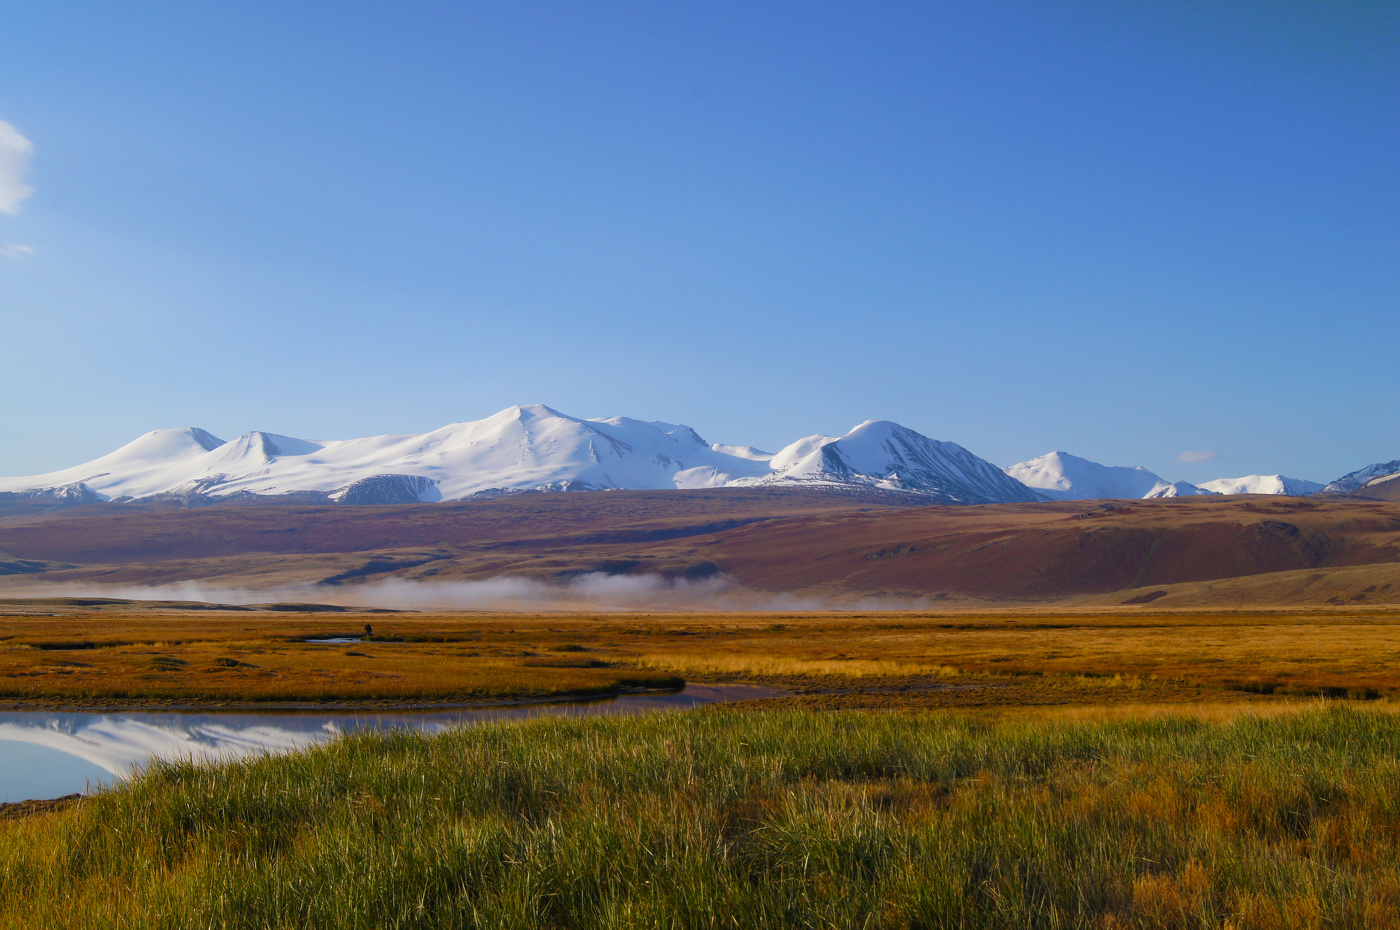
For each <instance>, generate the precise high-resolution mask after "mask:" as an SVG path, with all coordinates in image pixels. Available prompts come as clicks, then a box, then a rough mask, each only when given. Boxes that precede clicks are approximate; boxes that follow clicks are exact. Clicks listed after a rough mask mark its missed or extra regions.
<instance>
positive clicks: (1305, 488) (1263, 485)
mask: <svg viewBox="0 0 1400 930" xmlns="http://www.w3.org/2000/svg"><path fill="white" fill-rule="evenodd" d="M1201 487H1202V488H1205V489H1206V490H1207V491H1211V492H1213V493H1215V494H1281V495H1286V496H1288V497H1304V496H1306V495H1308V494H1316V493H1317V492H1318V491H1321V490H1322V485H1320V484H1318V483H1317V482H1316V481H1304V480H1303V479H1302V478H1285V477H1284V476H1283V475H1245V476H1244V477H1243V478H1217V479H1215V480H1214V481H1207V482H1204V483H1203V484H1202V485H1201Z"/></svg>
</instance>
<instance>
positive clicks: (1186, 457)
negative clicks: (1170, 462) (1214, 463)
mask: <svg viewBox="0 0 1400 930" xmlns="http://www.w3.org/2000/svg"><path fill="white" fill-rule="evenodd" d="M1218 458H1220V453H1219V452H1207V451H1205V450H1200V449H1198V450H1187V451H1186V452H1183V453H1181V454H1180V455H1178V456H1177V457H1176V460H1177V461H1178V462H1187V463H1191V462H1209V461H1211V460H1212V459H1218Z"/></svg>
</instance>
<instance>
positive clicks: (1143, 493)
mask: <svg viewBox="0 0 1400 930" xmlns="http://www.w3.org/2000/svg"><path fill="white" fill-rule="evenodd" d="M1006 474H1007V475H1009V476H1011V477H1012V478H1015V479H1016V480H1017V481H1019V482H1021V483H1022V484H1024V485H1025V486H1026V487H1029V488H1033V489H1035V490H1036V491H1038V492H1040V493H1041V494H1043V495H1044V496H1045V497H1047V498H1049V499H1051V500H1057V501H1082V500H1100V499H1110V500H1111V499H1126V500H1139V499H1145V498H1157V497H1183V496H1191V495H1196V494H1210V493H1212V492H1210V491H1208V490H1204V489H1202V488H1199V487H1197V486H1196V485H1194V484H1188V483H1186V482H1185V481H1178V482H1170V481H1167V480H1166V479H1165V478H1163V477H1161V476H1160V475H1156V474H1153V473H1152V472H1150V471H1148V470H1147V469H1146V468H1143V467H1142V466H1141V465H1131V466H1125V465H1100V464H1099V463H1098V462H1091V461H1089V460H1088V459H1084V458H1080V457H1079V456H1077V455H1070V454H1069V453H1068V452H1050V453H1047V454H1045V455H1042V456H1039V457H1038V458H1033V459H1031V460H1029V461H1026V462H1020V463H1018V464H1016V465H1012V466H1010V467H1009V468H1007V469H1006Z"/></svg>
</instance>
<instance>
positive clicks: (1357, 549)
mask: <svg viewBox="0 0 1400 930" xmlns="http://www.w3.org/2000/svg"><path fill="white" fill-rule="evenodd" d="M907 501H908V499H907V498H899V497H890V496H873V497H868V498H855V497H837V496H833V495H826V494H814V493H808V492H776V493H775V492H772V491H752V490H724V491H697V492H606V493H580V494H538V495H535V494H532V495H519V496H516V497H511V498H504V499H501V500H497V501H488V502H478V503H470V504H453V505H412V506H401V507H392V506H385V507H340V506H320V507H304V506H284V507H267V508H250V507H227V508H225V507H209V508H203V509H198V510H169V509H166V510H142V509H138V508H130V509H120V508H110V507H109V508H99V509H97V510H96V511H95V512H91V513H88V514H86V515H85V514H83V513H81V512H80V510H81V509H74V510H70V511H65V512H61V513H56V514H48V515H40V516H26V517H10V518H6V519H3V520H0V551H4V552H6V553H8V554H9V562H10V563H13V564H15V565H19V563H20V562H21V561H23V562H25V564H24V566H23V568H24V574H19V573H18V572H17V571H16V572H15V573H12V574H9V575H7V576H6V577H0V592H4V591H8V592H15V591H21V590H22V591H24V592H26V593H32V592H33V590H34V589H35V588H36V586H37V587H39V588H43V587H51V586H52V585H53V584H54V583H64V582H70V583H78V584H81V585H85V586H89V587H91V586H92V585H94V584H120V585H132V584H138V585H139V584H156V583H162V584H164V583H170V582H176V581H185V580H205V581H212V582H214V583H216V584H223V585H231V586H240V587H245V588H248V587H251V588H261V587H272V586H278V585H294V584H295V585H301V584H318V583H319V584H323V585H330V586H332V588H333V589H334V590H335V591H337V592H339V594H340V596H341V597H342V598H343V597H345V596H349V594H350V593H351V592H353V590H354V586H355V585H357V584H360V583H363V582H365V581H370V580H376V579H383V578H403V579H413V580H423V581H428V580H479V579H485V578H492V577H498V576H508V575H517V576H529V577H534V578H539V579H543V580H562V579H567V578H570V577H573V576H575V575H578V574H581V573H586V572H603V573H607V574H639V573H648V572H656V573H661V574H663V575H668V576H684V577H691V578H700V577H706V576H710V575H718V574H724V575H728V576H730V577H732V578H733V579H735V580H736V581H738V582H739V583H740V584H742V585H743V586H744V587H745V588H747V589H750V590H754V591H760V592H792V593H798V594H817V595H821V596H825V597H834V598H841V597H846V596H862V597H863V596H870V595H881V596H895V597H918V598H927V597H934V598H948V599H952V600H954V601H984V602H985V601H997V600H1012V601H1020V602H1037V601H1049V600H1055V599H1065V598H1070V599H1080V600H1084V599H1088V601H1086V602H1092V601H1101V600H1102V601H1104V602H1106V603H1124V602H1128V603H1148V602H1151V601H1153V600H1156V599H1161V601H1162V602H1161V605H1160V606H1172V605H1183V606H1186V605H1198V604H1223V603H1255V602H1259V603H1265V602H1267V603H1288V602H1290V600H1289V599H1290V598H1291V599H1293V602H1296V603H1337V602H1338V601H1341V602H1345V603H1350V602H1352V601H1354V600H1355V599H1357V598H1362V599H1365V600H1366V601H1367V602H1368V603H1386V602H1390V601H1392V600H1393V601H1395V602H1398V603H1400V503H1390V502H1385V501H1373V500H1362V499H1355V498H1345V497H1338V498H1330V499H1291V498H1272V497H1233V498H1221V497H1207V498H1179V499H1174V500H1160V501H1131V502H1126V501H1125V502H1105V501H1090V502H1080V503H1056V504H1007V505H994V506H982V507H914V508H910V507H897V506H893V505H894V504H904V503H907ZM4 571H5V569H4V568H3V566H0V572H4ZM323 590H330V589H323ZM1392 591H1393V592H1394V594H1392V593H1391V592H1392ZM1105 599H1106V600H1105Z"/></svg>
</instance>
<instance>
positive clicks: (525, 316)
mask: <svg viewBox="0 0 1400 930" xmlns="http://www.w3.org/2000/svg"><path fill="white" fill-rule="evenodd" d="M664 6H665V7H666V8H664V9H663V8H662V7H663V5H660V4H654V3H635V4H629V3H597V4H578V3H575V4H557V3H521V4H499V3H497V4H485V3H451V4H447V3H443V4H434V3H418V4H387V3H386V4H367V3H354V2H338V3H333V4H332V3H304V4H294V5H289V4H281V3H277V4H273V3H259V2H247V3H240V4H190V3H162V2H145V3H142V4H138V5H116V4H97V3H91V4H89V3H65V2H53V3H44V4H15V5H12V7H11V8H9V9H7V11H6V41H5V43H4V44H5V53H4V54H3V55H0V121H4V122H5V123H7V124H9V126H10V127H12V128H13V133H12V134H11V135H10V136H8V137H7V136H6V135H5V134H4V133H3V132H0V334H2V335H0V395H3V396H4V397H5V398H6V400H7V402H6V403H4V404H0V436H3V437H4V440H3V444H0V474H7V475H19V474H28V473H35V472H41V471H47V470H51V469H55V468H58V467H62V466H67V465H72V464H76V463H78V462H81V461H84V460H86V459H89V458H92V457H95V456H97V455H99V454H102V453H104V452H107V451H109V450H111V449H112V448H115V447H116V446H118V445H120V444H122V443H124V442H126V441H128V440H130V439H132V438H134V437H135V436H136V435H138V434H140V433H142V432H145V431H146V430H148V429H153V428H157V427H167V426H183V425H194V426H201V427H204V428H206V429H208V430H210V431H212V432H214V433H216V434H218V435H220V436H223V437H224V438H232V437H233V436H235V435H237V434H239V433H241V432H244V431H246V430H250V429H264V430H269V431H273V432H280V433H286V434H291V435H298V436H303V437H307V438H345V437H350V436H360V435H369V434H375V433H384V432H410V431H420V430H427V429H431V428H434V427H437V426H440V425H442V424H444V423H447V422H451V421H454V420H468V419H478V418H480V417H484V416H487V415H489V414H491V413H493V412H495V411H496V410H498V409H500V408H502V407H504V406H507V405H509V404H512V403H534V402H539V403H547V404H550V405H551V406H554V407H556V408H558V409H561V410H563V411H565V412H568V413H572V414H575V415H580V416H611V415H618V414H622V415H628V416H633V417H638V418H642V419H666V420H671V421H679V422H684V423H688V424H689V425H691V426H694V427H695V428H696V429H698V430H699V431H700V433H701V434H702V435H704V436H705V437H707V438H708V439H710V440H711V441H721V442H735V443H750V444H753V445H757V446H761V447H766V448H769V449H773V448H776V447H778V446H781V445H783V444H785V443H787V442H789V441H791V440H793V439H796V438H798V437H800V436H803V435H807V434H809V433H814V432H828V433H831V432H836V433H839V432H844V431H845V430H846V429H848V428H850V427H851V426H853V425H855V424H856V423H858V422H860V421H862V420H865V419H869V418H883V419H893V420H897V421H899V422H901V423H904V424H905V425H907V426H910V427H912V428H914V429H917V430H919V431H920V432H923V433H926V434H928V435H930V436H934V437H936V438H939V439H951V440H954V441H956V442H959V443H962V444H963V445H965V446H967V447H968V448H969V449H971V450H972V451H974V452H976V453H978V454H979V455H982V456H984V457H986V458H988V459H990V460H992V461H994V462H996V463H998V464H1001V465H1009V464H1011V463H1013V462H1016V461H1020V460H1023V459H1026V458H1030V457H1032V456H1035V455H1039V454H1041V453H1044V452H1048V451H1050V450H1053V449H1063V450H1065V451H1068V452H1072V453H1074V454H1077V455H1081V456H1085V457H1087V458H1091V459H1095V460H1097V461H1101V462H1104V463H1106V464H1141V465H1145V466H1147V467H1149V468H1151V469H1153V470H1154V471H1157V472H1159V473H1161V474H1163V475H1164V476H1166V477H1168V478H1170V479H1173V480H1181V479H1184V480H1193V481H1202V480H1207V479H1210V478H1215V477H1222V476H1235V475H1243V474H1249V473H1274V472H1282V473H1284V474H1287V475H1292V476H1296V477H1304V478H1312V479H1316V480H1324V481H1325V480H1329V479H1331V478H1334V477H1337V476H1338V475H1340V474H1341V473H1343V472H1345V471H1349V470H1351V469H1353V468H1356V467H1359V466H1361V465H1364V464H1367V463H1370V462H1373V461H1378V460H1386V459H1392V458H1395V457H1397V456H1400V434H1398V433H1397V429H1396V421H1397V415H1400V376H1397V366H1396V364H1395V361H1394V347H1395V346H1396V345H1397V336H1400V313H1397V311H1398V310H1400V299H1398V298H1400V211H1397V206H1398V205H1400V198H1397V194H1400V182H1397V171H1400V161H1397V158H1396V153H1397V152H1398V151H1400V145H1397V142H1400V122H1398V121H1397V115H1398V114H1397V108H1398V107H1400V55H1398V54H1397V53H1396V49H1397V48H1400V6H1396V5H1395V4H1380V3H1377V4H1364V3H1324V2H1316V3H1288V2H1282V3H1263V2H1258V3H1219V2H1216V3H1206V2H1180V3H1172V4H1140V3H1132V2H1116V0H1104V2H1079V3H1063V4H1042V3H1031V2H999V0H991V2H986V3H976V4H952V3H946V4H945V3H932V4H931V3H910V4H901V3H876V4H870V3H860V4H857V3H802V4H797V3H754V2H745V3H718V2H709V3H689V4H670V5H664ZM1147 7H1154V8H1155V9H1152V10H1147V9H1145V8H1147ZM15 139H19V140H21V142H24V141H26V140H27V144H28V145H29V146H32V151H20V150H19V146H20V142H16V141H15ZM21 171H22V176H21ZM22 187H27V188H32V192H30V193H29V195H28V196H27V197H23V198H22V199H21V195H22V194H23V193H24V192H23V191H22V190H21V188H22ZM1186 452H1202V453H1215V454H1216V456H1217V457H1215V458H1213V459H1209V460H1206V461H1198V462H1184V461H1179V460H1178V457H1179V456H1181V455H1182V453H1186ZM1199 457H1200V456H1198V458H1199Z"/></svg>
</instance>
